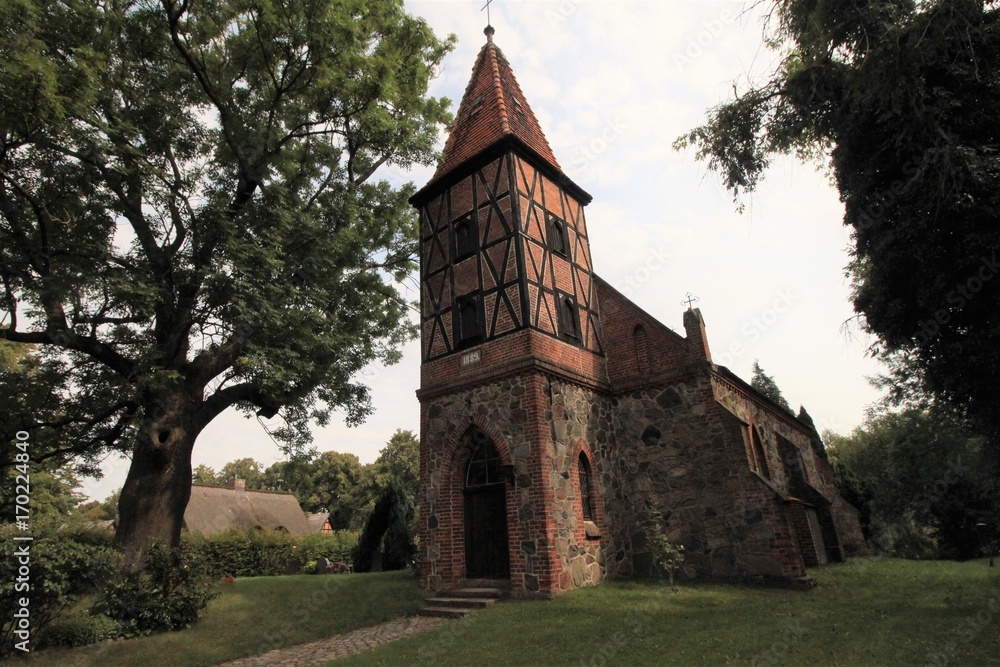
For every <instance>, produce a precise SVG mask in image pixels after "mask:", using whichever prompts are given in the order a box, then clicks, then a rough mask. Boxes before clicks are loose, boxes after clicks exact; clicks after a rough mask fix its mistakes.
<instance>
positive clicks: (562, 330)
mask: <svg viewBox="0 0 1000 667" xmlns="http://www.w3.org/2000/svg"><path fill="white" fill-rule="evenodd" d="M559 334H560V335H561V336H562V337H563V338H568V339H570V340H571V341H573V342H576V341H579V340H580V311H579V310H578V309H577V307H576V300H574V299H573V297H571V296H562V297H560V299H559Z"/></svg>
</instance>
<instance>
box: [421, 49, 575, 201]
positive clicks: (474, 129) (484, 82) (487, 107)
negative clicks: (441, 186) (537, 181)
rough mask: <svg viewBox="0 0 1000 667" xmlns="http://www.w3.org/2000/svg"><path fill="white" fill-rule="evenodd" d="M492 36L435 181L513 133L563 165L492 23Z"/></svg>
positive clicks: (479, 59) (475, 69)
mask: <svg viewBox="0 0 1000 667" xmlns="http://www.w3.org/2000/svg"><path fill="white" fill-rule="evenodd" d="M487 37H488V39H487V42H486V44H485V45H483V48H482V49H481V50H480V51H479V56H478V57H477V58H476V64H475V65H474V66H473V68H472V78H471V79H470V80H469V85H468V86H467V87H466V89H465V94H464V95H463V96H462V103H461V104H460V105H459V107H458V113H457V114H456V115H455V122H454V123H453V124H452V127H451V132H450V133H449V135H448V140H447V141H446V142H445V146H444V155H443V158H442V160H441V163H440V164H439V165H438V168H437V171H435V172H434V177H433V178H432V179H431V182H434V181H437V180H438V179H439V178H442V177H443V176H445V175H446V174H448V173H450V172H452V171H454V170H455V169H456V168H457V167H458V166H459V165H461V164H462V163H464V162H465V161H467V160H469V159H470V158H472V157H475V156H476V155H478V154H479V153H481V152H482V151H484V150H485V149H487V148H489V147H490V146H492V145H493V144H495V143H497V142H498V141H500V140H502V139H504V138H506V137H507V136H510V135H513V136H515V137H517V138H518V139H520V140H521V141H522V142H524V144H526V145H527V146H528V147H529V148H531V149H532V150H533V151H535V152H536V153H537V154H538V155H539V156H540V157H541V158H542V159H543V160H545V161H546V162H548V163H549V165H551V166H552V167H554V168H555V169H556V170H558V171H562V169H561V168H560V167H559V163H558V162H557V161H556V156H555V155H554V154H553V152H552V148H551V147H550V146H549V142H548V140H547V139H546V138H545V134H544V133H543V132H542V128H541V126H539V124H538V119H537V118H535V114H534V113H533V112H532V111H531V107H530V106H529V105H528V100H526V99H525V97H524V93H522V92H521V87H520V86H519V85H518V83H517V79H516V78H514V72H513V70H512V69H511V67H510V63H509V62H507V58H505V57H504V55H503V52H502V51H501V50H500V49H499V48H497V46H496V45H495V44H494V43H493V39H492V32H491V31H489V29H487Z"/></svg>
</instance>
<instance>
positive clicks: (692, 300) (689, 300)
mask: <svg viewBox="0 0 1000 667" xmlns="http://www.w3.org/2000/svg"><path fill="white" fill-rule="evenodd" d="M685 296H686V297H687V298H686V299H684V300H683V301H681V305H682V306H683V305H684V304H687V307H688V310H691V309H692V308H693V307H694V305H693V304H695V303H697V302H698V301H701V299H699V298H698V297H696V296H694V295H692V294H691V292H688V293H687V294H685Z"/></svg>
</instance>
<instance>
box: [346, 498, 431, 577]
mask: <svg viewBox="0 0 1000 667" xmlns="http://www.w3.org/2000/svg"><path fill="white" fill-rule="evenodd" d="M415 512H416V508H415V507H414V500H413V498H408V497H407V496H406V495H405V494H404V492H403V490H402V489H401V488H400V485H399V484H398V483H397V482H396V481H395V480H393V481H390V482H389V485H388V486H387V487H386V488H385V490H384V491H383V492H382V495H380V496H379V498H378V500H377V501H375V509H373V510H372V513H371V514H370V515H368V520H367V521H366V522H365V527H364V529H363V530H362V531H361V536H360V537H359V538H358V546H357V548H356V549H355V553H354V571H355V572H370V571H371V570H372V567H373V565H374V564H375V562H376V559H377V558H378V556H379V555H380V556H381V558H380V561H381V568H382V569H383V570H401V569H403V568H404V567H406V566H407V565H410V564H411V563H413V560H414V558H415V557H416V554H417V547H416V544H415V542H414V536H413V534H412V532H411V530H410V524H411V522H412V521H413V517H414V514H415Z"/></svg>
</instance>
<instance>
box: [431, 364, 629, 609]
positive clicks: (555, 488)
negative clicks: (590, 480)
mask: <svg viewBox="0 0 1000 667" xmlns="http://www.w3.org/2000/svg"><path fill="white" fill-rule="evenodd" d="M562 386H571V385H558V386H557V387H556V388H553V382H552V381H551V380H549V379H548V378H547V377H546V376H544V375H543V374H541V373H537V372H531V373H526V374H523V375H516V376H511V377H507V378H504V379H501V380H498V381H495V382H491V383H488V384H483V385H481V386H478V387H475V388H473V389H466V390H463V391H461V392H456V393H453V394H449V395H445V396H438V397H435V398H428V399H425V400H423V401H422V403H421V413H422V416H421V441H420V458H421V470H420V475H421V479H420V482H421V489H422V494H421V498H420V516H421V522H423V523H424V524H425V525H424V528H425V530H424V531H423V533H422V536H423V539H422V541H421V545H420V549H421V554H420V566H421V573H420V576H421V584H422V585H423V586H424V587H425V588H428V589H430V590H442V589H447V588H449V587H452V586H455V585H457V584H458V583H459V582H460V581H461V580H462V579H463V577H464V571H465V546H464V540H463V531H464V524H463V520H464V519H463V517H464V513H463V505H462V503H463V474H464V470H465V468H466V465H467V461H468V458H467V457H468V453H467V452H466V451H464V450H465V448H464V447H463V446H462V442H461V437H462V435H463V434H464V433H466V432H467V431H468V430H469V428H470V427H471V426H473V425H475V426H478V427H479V428H481V429H482V430H483V431H485V432H486V434H487V435H489V436H490V438H491V440H492V441H493V443H494V445H495V446H496V447H497V450H498V451H499V452H500V454H501V458H502V459H503V461H504V463H505V464H508V465H510V466H512V470H513V480H512V483H511V484H508V486H507V487H506V488H507V516H508V523H507V532H508V542H509V553H510V575H511V576H510V579H511V593H512V594H513V595H515V596H518V595H525V596H531V595H539V594H541V595H551V594H553V593H554V592H557V591H559V590H568V589H570V588H575V587H578V586H584V585H590V584H594V583H597V582H599V581H601V580H602V579H603V578H604V572H603V564H604V558H603V555H602V551H601V542H602V539H589V540H588V539H587V537H586V535H585V530H584V526H583V520H582V505H581V504H580V497H579V489H578V486H577V485H578V480H579V477H578V472H577V467H576V463H575V461H576V460H577V459H576V458H574V457H577V458H578V457H579V454H580V452H581V451H585V452H586V455H587V456H588V457H591V456H593V457H594V458H591V459H590V460H591V462H592V470H593V471H594V473H595V475H594V476H595V477H596V476H597V472H596V471H598V470H600V469H601V468H602V466H603V465H604V464H603V463H601V459H600V458H599V456H598V455H595V454H594V453H593V452H591V451H590V447H589V445H586V444H584V445H583V446H582V447H581V441H582V440H584V438H589V437H594V438H596V439H601V438H604V437H605V436H604V434H605V433H607V432H610V418H609V416H608V414H607V413H608V409H607V408H606V407H605V408H603V409H602V408H601V407H600V403H601V399H599V398H597V397H596V395H595V394H593V392H589V391H587V390H583V389H575V390H571V391H567V390H563V389H562V388H561V387H562ZM595 405H597V406H598V407H597V409H596V410H592V407H593V406H595ZM552 415H559V419H556V420H554V421H552V422H549V421H548V420H549V418H550V417H551V416H552ZM592 416H593V419H592V421H593V423H589V421H590V420H591V417H592ZM584 434H587V435H584ZM587 442H589V440H587ZM536 447H539V448H542V449H541V451H535V448H536ZM595 491H597V492H596V493H595V494H594V495H595V500H596V502H597V503H598V505H599V504H600V501H599V498H600V496H601V494H600V491H599V490H596V489H595ZM600 512H601V509H600V508H598V521H600V518H599V517H600V516H601V514H600Z"/></svg>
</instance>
